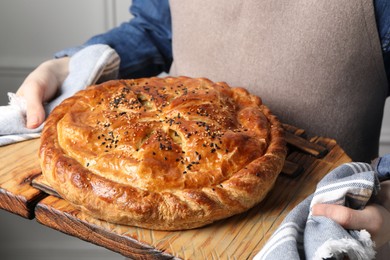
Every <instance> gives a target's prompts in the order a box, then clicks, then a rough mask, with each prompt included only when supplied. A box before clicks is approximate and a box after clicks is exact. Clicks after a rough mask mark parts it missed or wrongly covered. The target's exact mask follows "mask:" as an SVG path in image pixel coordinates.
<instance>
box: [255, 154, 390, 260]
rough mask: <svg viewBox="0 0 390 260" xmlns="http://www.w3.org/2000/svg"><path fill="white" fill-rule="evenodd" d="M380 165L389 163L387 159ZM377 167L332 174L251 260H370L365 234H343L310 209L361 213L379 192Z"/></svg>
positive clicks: (352, 166)
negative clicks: (332, 206)
mask: <svg viewBox="0 0 390 260" xmlns="http://www.w3.org/2000/svg"><path fill="white" fill-rule="evenodd" d="M381 162H382V163H389V162H390V155H388V156H386V157H384V158H383V160H381ZM379 166H380V165H378V162H377V163H376V164H375V165H370V164H367V163H355V162H354V163H346V164H342V165H340V166H339V167H337V168H336V169H334V170H332V171H331V172H330V173H328V174H327V175H326V176H325V177H324V178H323V179H322V180H321V181H320V182H319V183H318V185H317V188H316V190H315V192H314V194H312V195H311V196H309V197H308V198H306V199H305V200H304V201H303V202H301V203H300V204H299V205H298V206H296V207H295V208H294V209H293V210H292V211H291V212H290V213H289V214H288V215H287V216H286V218H285V219H284V220H283V222H282V223H281V225H280V226H279V227H278V229H277V230H276V231H275V232H274V234H273V235H272V237H271V238H270V239H269V240H268V242H267V243H266V244H265V246H264V247H263V248H262V250H261V251H260V252H259V253H258V254H257V255H256V256H255V257H254V259H256V260H258V259H272V260H278V259H281V260H282V259H283V260H284V259H344V256H348V257H349V259H364V260H366V259H373V258H374V257H375V250H374V243H373V242H372V240H371V236H370V234H369V233H368V232H367V231H366V230H345V229H344V228H343V227H341V226H340V225H338V224H337V223H335V222H334V221H332V220H330V219H328V218H326V217H322V216H313V215H311V207H312V205H314V204H317V203H331V204H339V205H344V206H347V207H350V208H353V209H363V208H364V207H365V206H366V204H367V203H368V201H369V200H370V198H371V197H372V196H374V195H375V194H377V192H378V191H379V188H380V184H379V179H378V172H377V169H378V168H380V167H379ZM387 171H388V170H387Z"/></svg>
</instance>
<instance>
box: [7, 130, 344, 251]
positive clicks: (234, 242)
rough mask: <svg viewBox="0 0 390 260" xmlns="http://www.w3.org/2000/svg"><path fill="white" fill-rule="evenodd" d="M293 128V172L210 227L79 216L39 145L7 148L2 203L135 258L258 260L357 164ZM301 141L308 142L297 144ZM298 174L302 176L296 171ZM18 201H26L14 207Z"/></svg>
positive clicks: (290, 157)
mask: <svg viewBox="0 0 390 260" xmlns="http://www.w3.org/2000/svg"><path fill="white" fill-rule="evenodd" d="M288 129H289V132H291V133H294V134H293V135H292V136H290V137H291V138H292V140H293V141H291V140H290V141H289V150H290V152H289V155H288V158H287V163H286V164H288V165H287V166H286V171H288V172H289V173H286V172H285V173H284V174H281V175H280V176H279V177H278V179H277V182H276V184H275V187H274V188H273V189H272V190H271V192H270V193H269V194H268V196H267V197H266V198H265V199H264V200H263V202H262V203H260V204H259V205H257V206H256V207H254V208H253V209H251V210H249V211H248V212H246V213H243V214H240V215H236V216H233V217H231V218H228V219H225V220H222V221H218V222H216V223H213V224H211V225H209V226H206V227H203V228H198V229H193V230H186V231H174V232H172V231H170V232H164V231H154V230H148V229H142V228H137V227H129V226H122V225H115V224H111V223H108V222H105V221H101V220H97V219H94V218H92V217H90V216H88V215H86V214H84V213H82V212H80V211H78V210H76V209H75V208H74V207H73V206H72V205H70V204H69V203H68V202H66V201H65V200H63V199H61V198H59V197H57V196H56V195H55V192H54V191H52V190H51V188H50V187H49V186H48V185H47V184H46V183H45V182H44V180H42V179H41V178H40V177H39V176H37V175H39V173H40V170H39V165H38V163H37V155H36V152H37V147H38V140H34V141H28V142H25V143H24V144H15V145H11V146H7V147H2V148H0V158H1V160H0V163H1V165H6V167H5V168H6V169H1V171H0V194H1V195H0V196H1V197H2V198H3V197H5V196H8V202H7V203H6V202H2V203H0V207H2V208H3V209H6V210H9V211H11V212H14V213H16V214H19V215H22V214H20V212H29V214H25V215H26V216H28V217H30V218H31V216H34V215H35V218H36V220H37V221H38V222H39V223H41V224H43V225H45V226H48V227H51V228H54V229H57V230H59V231H61V232H64V233H67V234H70V235H72V236H75V237H78V238H81V239H83V240H86V241H89V242H91V243H94V244H97V245H100V246H103V247H106V248H108V249H111V250H113V251H115V252H118V253H120V254H122V255H124V256H127V257H130V258H134V259H171V258H178V259H251V258H253V256H254V255H256V254H257V252H258V251H259V250H260V249H261V248H262V246H263V245H264V244H265V242H266V241H267V239H268V238H269V237H270V236H271V235H272V233H273V232H274V230H275V229H276V228H277V227H278V226H279V224H280V223H281V221H282V220H283V219H284V217H285V216H286V215H287V214H288V212H289V211H290V210H291V209H293V208H294V207H295V206H296V205H297V204H299V202H301V201H302V200H303V199H304V198H306V197H307V196H309V195H310V194H311V193H312V192H313V191H314V190H315V185H316V184H317V183H318V182H319V180H320V179H322V178H323V176H324V175H326V174H327V173H328V172H329V171H330V170H332V169H333V168H335V167H337V166H338V165H340V164H342V163H345V162H349V161H350V158H349V157H348V156H347V155H346V154H345V153H344V151H343V150H342V149H341V148H340V147H339V146H338V145H337V143H336V142H335V141H334V140H332V139H328V138H323V137H315V138H312V139H311V140H306V139H305V138H303V136H304V135H303V132H302V131H301V130H299V129H295V128H292V129H290V128H288ZM296 137H298V138H301V139H299V141H297V140H298V139H297V140H296ZM302 139H304V140H302ZM309 141H310V142H309ZM296 142H298V144H296ZM308 142H309V143H310V144H309V145H307V143H308ZM297 145H298V146H299V145H300V146H308V147H309V149H306V150H305V149H301V148H302V147H296V146H297ZM16 153H19V154H20V156H16V155H15V154H16ZM6 154H10V155H12V156H11V157H9V156H8V157H7V158H8V159H7V160H6V159H5V158H3V157H4V156H7V155H6ZM6 162H8V164H6ZM296 167H297V169H299V172H297V171H295V170H294V169H295V168H296ZM3 168H4V167H3ZM291 173H292V174H291ZM33 186H34V187H33ZM35 187H37V188H35ZM40 190H42V191H40ZM43 191H45V192H43ZM46 193H47V194H51V195H46ZM6 194H7V195H6ZM15 201H20V202H18V204H17V205H14V204H13V203H14V202H15ZM27 201H29V202H28V203H27ZM37 202H38V203H37ZM17 207H21V209H17Z"/></svg>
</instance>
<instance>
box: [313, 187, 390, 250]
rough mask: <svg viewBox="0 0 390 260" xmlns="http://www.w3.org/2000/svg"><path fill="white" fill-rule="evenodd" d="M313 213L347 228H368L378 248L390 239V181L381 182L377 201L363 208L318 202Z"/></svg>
mask: <svg viewBox="0 0 390 260" xmlns="http://www.w3.org/2000/svg"><path fill="white" fill-rule="evenodd" d="M312 214H313V215H314V216H325V217H328V218H330V219H332V220H334V221H335V222H336V223H338V224H340V225H341V226H342V227H344V228H345V229H355V230H361V229H365V230H367V231H368V232H369V233H370V234H371V238H372V240H373V241H374V242H375V245H376V248H379V247H381V246H383V245H384V244H385V243H387V242H389V241H390V181H384V182H382V183H381V190H380V192H379V193H378V195H377V196H376V198H375V201H374V202H373V203H370V204H368V205H367V207H365V208H364V209H363V210H354V209H351V208H348V207H344V206H340V205H330V204H317V205H314V206H313V208H312Z"/></svg>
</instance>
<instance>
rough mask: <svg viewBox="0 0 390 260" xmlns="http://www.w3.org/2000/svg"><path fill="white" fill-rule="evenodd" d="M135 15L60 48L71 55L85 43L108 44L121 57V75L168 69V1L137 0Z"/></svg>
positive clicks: (143, 75)
mask: <svg viewBox="0 0 390 260" xmlns="http://www.w3.org/2000/svg"><path fill="white" fill-rule="evenodd" d="M130 12H131V14H132V15H133V18H132V19H131V20H130V21H128V22H124V23H122V24H121V25H120V26H118V27H116V28H113V29H111V30H110V31H108V32H106V33H103V34H99V35H96V36H93V37H92V38H90V39H89V40H87V41H86V42H85V44H83V45H81V46H77V47H73V48H69V49H66V50H63V51H60V52H58V53H56V54H55V56H56V57H62V56H71V55H73V54H74V53H75V52H77V51H78V50H80V49H82V48H84V47H85V46H88V45H92V44H106V45H109V46H110V47H111V48H113V49H114V50H115V51H116V52H117V53H118V55H119V57H120V58H121V62H120V68H119V77H120V78H138V77H148V76H154V75H157V74H159V73H161V72H168V70H169V68H170V66H171V63H172V33H171V15H170V9H169V3H168V0H148V1H145V0H133V1H132V5H131V7H130Z"/></svg>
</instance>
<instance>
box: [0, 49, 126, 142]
mask: <svg viewBox="0 0 390 260" xmlns="http://www.w3.org/2000/svg"><path fill="white" fill-rule="evenodd" d="M119 63H120V58H119V56H118V54H117V53H116V51H115V50H113V49H112V48H110V47H109V46H108V45H104V44H96V45H91V46H88V47H85V48H84V49H81V50H80V51H78V52H77V53H76V54H74V55H73V56H72V57H71V59H70V62H69V75H68V77H67V78H66V79H65V81H64V83H63V84H62V86H61V88H60V91H59V94H58V96H57V97H56V98H54V99H53V100H52V101H50V102H49V103H47V104H46V105H45V111H46V115H48V114H49V113H50V112H51V111H52V110H53V109H54V107H56V106H57V105H59V104H60V103H61V102H62V101H63V100H64V99H66V98H68V97H70V96H72V95H73V94H74V93H76V92H77V91H79V90H82V89H84V88H86V87H87V86H89V85H93V84H95V83H97V82H98V81H102V79H104V80H109V79H115V78H117V76H118V69H119ZM8 97H9V100H10V102H9V105H8V106H0V146H3V145H7V144H11V143H16V142H20V141H24V140H28V139H32V138H37V137H39V136H40V133H41V131H42V128H43V125H41V126H40V127H38V128H36V129H28V128H26V127H25V125H26V105H25V101H24V99H23V98H22V97H19V96H16V95H15V94H13V93H8Z"/></svg>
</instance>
